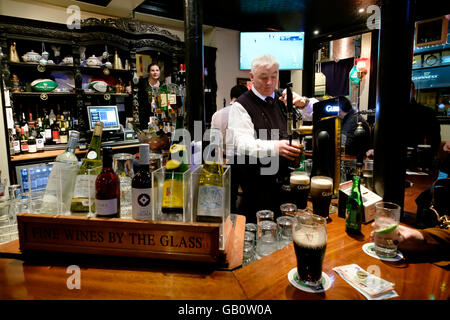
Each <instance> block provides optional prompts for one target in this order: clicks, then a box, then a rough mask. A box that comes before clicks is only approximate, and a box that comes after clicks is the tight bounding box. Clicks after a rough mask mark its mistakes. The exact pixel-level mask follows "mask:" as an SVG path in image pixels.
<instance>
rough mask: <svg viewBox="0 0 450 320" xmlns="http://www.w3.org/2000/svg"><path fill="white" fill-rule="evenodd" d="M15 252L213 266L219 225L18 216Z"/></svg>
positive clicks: (32, 215)
mask: <svg viewBox="0 0 450 320" xmlns="http://www.w3.org/2000/svg"><path fill="white" fill-rule="evenodd" d="M17 221H18V228H19V241H20V250H21V251H22V252H24V253H26V252H27V251H31V250H39V251H55V252H73V253H87V254H101V255H115V256H128V257H143V258H154V259H170V260H191V261H203V262H217V260H218V255H219V228H220V224H218V223H189V222H172V221H138V220H132V219H119V218H113V219H106V218H86V217H77V216H59V215H41V214H28V213H21V214H19V215H18V216H17Z"/></svg>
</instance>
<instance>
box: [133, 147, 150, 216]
mask: <svg viewBox="0 0 450 320" xmlns="http://www.w3.org/2000/svg"><path fill="white" fill-rule="evenodd" d="M149 155H150V146H149V145H148V143H141V144H140V145H139V171H138V172H137V173H136V174H135V176H134V177H133V180H132V181H131V194H132V195H131V197H132V200H131V201H132V215H133V219H136V220H150V219H151V213H152V211H151V195H152V176H151V173H150V168H149V162H150V159H149Z"/></svg>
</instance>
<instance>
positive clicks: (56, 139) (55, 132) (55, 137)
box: [51, 121, 61, 144]
mask: <svg viewBox="0 0 450 320" xmlns="http://www.w3.org/2000/svg"><path fill="white" fill-rule="evenodd" d="M51 128H52V141H53V143H55V144H58V143H60V141H61V138H60V129H59V126H58V123H57V122H56V121H54V122H53V124H52V125H51Z"/></svg>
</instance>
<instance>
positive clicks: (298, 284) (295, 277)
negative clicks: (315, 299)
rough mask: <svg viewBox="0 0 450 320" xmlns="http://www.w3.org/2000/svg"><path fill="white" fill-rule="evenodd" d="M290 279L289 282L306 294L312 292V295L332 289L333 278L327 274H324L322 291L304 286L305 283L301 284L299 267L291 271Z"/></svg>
mask: <svg viewBox="0 0 450 320" xmlns="http://www.w3.org/2000/svg"><path fill="white" fill-rule="evenodd" d="M288 279H289V282H290V283H291V284H292V285H293V286H294V287H296V288H297V289H300V290H302V291H305V292H310V293H320V292H324V291H327V290H328V289H330V287H331V278H330V277H329V276H328V275H327V274H326V273H325V272H322V279H321V282H322V287H321V288H320V289H315V288H312V287H309V286H307V285H306V284H304V283H303V282H301V281H300V279H299V278H298V273H297V267H295V268H293V269H292V270H291V271H289V273H288Z"/></svg>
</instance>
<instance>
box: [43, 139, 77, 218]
mask: <svg viewBox="0 0 450 320" xmlns="http://www.w3.org/2000/svg"><path fill="white" fill-rule="evenodd" d="M79 137H80V133H79V132H78V131H72V132H71V135H70V137H69V142H68V144H67V148H66V150H65V151H64V152H63V153H61V154H60V155H58V156H57V157H56V159H55V162H54V163H53V167H52V171H51V173H50V176H49V178H48V183H47V187H46V189H45V193H44V201H43V208H42V209H41V212H43V213H54V214H58V213H67V212H69V208H70V203H71V200H72V194H73V189H74V185H75V180H76V176H77V173H78V159H77V156H76V155H75V149H76V146H77V143H78V139H79Z"/></svg>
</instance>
